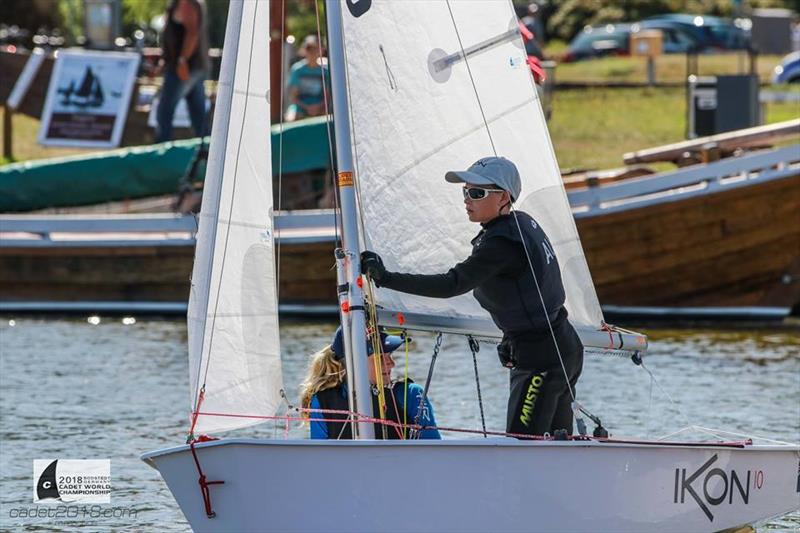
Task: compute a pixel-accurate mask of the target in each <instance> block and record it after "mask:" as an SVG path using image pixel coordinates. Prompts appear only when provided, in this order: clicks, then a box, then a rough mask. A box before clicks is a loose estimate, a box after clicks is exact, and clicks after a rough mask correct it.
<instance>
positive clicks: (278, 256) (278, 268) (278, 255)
mask: <svg viewBox="0 0 800 533" xmlns="http://www.w3.org/2000/svg"><path fill="white" fill-rule="evenodd" d="M285 35H286V2H285V0H281V35H280V45H281V78H282V77H283V73H284V72H285V66H286V63H285V61H286V54H285V53H284V52H285V49H286V47H285V46H284V43H285V41H284V39H285ZM283 92H284V91H283V79H281V88H280V93H281V94H280V118H279V119H278V210H277V212H278V213H280V212H281V206H282V203H283ZM270 185H271V184H270ZM273 214H275V211H273ZM274 220H275V217H274V216H273V227H274V230H275V239H274V242H275V299H276V300H277V301H279V302H280V300H281V228H280V227H276V226H277V224H275V223H274Z"/></svg>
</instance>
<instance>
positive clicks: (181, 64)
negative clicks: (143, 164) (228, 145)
mask: <svg viewBox="0 0 800 533" xmlns="http://www.w3.org/2000/svg"><path fill="white" fill-rule="evenodd" d="M206 33H207V32H206V10H205V4H204V3H203V0H171V1H170V3H169V6H168V7H167V13H166V20H165V24H164V31H163V33H162V36H161V43H162V44H161V46H162V49H163V56H162V58H161V61H160V63H159V70H161V71H162V72H163V74H164V82H163V84H162V86H161V93H160V94H159V97H158V108H157V109H156V122H157V124H156V142H166V141H170V140H172V121H173V118H174V117H175V108H176V107H177V106H178V103H179V102H180V101H181V100H182V99H184V98H185V99H186V104H187V106H188V108H189V118H190V119H191V122H192V129H193V130H194V133H195V135H196V136H198V137H202V136H204V135H206V134H207V129H208V127H207V124H206V92H205V85H204V83H205V80H206V77H207V76H208V67H209V65H208V39H207V35H206Z"/></svg>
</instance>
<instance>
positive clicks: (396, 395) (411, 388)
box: [300, 326, 441, 439]
mask: <svg viewBox="0 0 800 533" xmlns="http://www.w3.org/2000/svg"><path fill="white" fill-rule="evenodd" d="M380 338H381V351H382V352H383V353H382V357H381V358H380V360H377V361H376V360H375V357H376V354H375V353H374V351H373V347H372V343H370V342H367V355H368V364H367V367H368V368H369V381H370V383H371V384H372V392H373V395H372V411H373V413H374V415H375V418H378V417H380V408H379V394H378V392H379V391H378V386H379V384H383V386H384V393H385V394H384V398H385V401H386V408H385V413H384V419H385V420H387V421H391V422H395V423H398V424H409V425H413V424H418V425H420V426H423V427H426V428H428V429H423V430H421V431H419V432H418V433H416V435H414V434H412V432H411V430H410V429H408V428H405V429H404V428H403V427H399V426H395V425H389V424H381V423H376V424H375V438H377V439H404V438H409V437H414V436H417V437H418V438H420V439H440V438H441V436H440V435H439V431H438V430H437V429H436V428H435V426H436V420H435V419H434V415H433V407H432V406H431V403H430V401H429V400H428V399H427V398H425V402H424V405H423V407H422V412H421V413H419V419H417V414H418V412H419V405H420V400H421V399H422V392H423V391H422V387H420V386H419V385H417V384H416V383H414V382H413V381H411V380H399V381H395V382H392V369H393V368H394V359H393V358H392V355H391V354H392V352H393V351H395V350H396V349H397V348H399V347H400V346H401V345H402V344H403V343H404V342H405V341H404V339H403V338H402V337H398V336H395V335H386V334H385V333H381V334H380ZM344 355H345V353H344V339H343V336H342V328H341V326H340V327H339V328H337V330H336V334H335V335H334V337H333V341H332V342H331V344H329V345H328V346H325V347H324V348H323V349H322V350H320V351H319V352H317V353H315V354H314V355H313V356H312V357H311V364H310V365H309V370H308V375H307V376H306V379H305V381H304V382H303V383H302V384H301V386H300V404H301V405H302V406H303V407H304V408H305V409H310V410H311V411H310V412H304V416H308V417H309V419H310V423H311V438H312V439H352V438H353V434H352V429H351V424H349V423H347V420H348V415H346V414H344V413H329V412H320V411H319V410H325V411H327V410H334V411H349V410H350V408H349V406H348V398H347V379H346V374H345V372H346V370H345V365H344ZM378 366H380V372H379V371H378V370H377V367H378ZM379 378H380V379H379Z"/></svg>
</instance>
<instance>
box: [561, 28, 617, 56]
mask: <svg viewBox="0 0 800 533" xmlns="http://www.w3.org/2000/svg"><path fill="white" fill-rule="evenodd" d="M630 35H631V25H630V24H606V25H605V26H591V27H590V26H587V27H586V28H584V29H583V31H582V32H580V33H579V34H578V35H576V36H575V38H574V39H572V41H571V42H570V43H569V47H568V48H567V52H566V54H565V55H564V56H563V57H562V58H561V61H562V62H566V63H569V62H570V61H580V60H581V59H591V58H596V57H605V56H610V55H628V53H629V52H628V51H629V43H630Z"/></svg>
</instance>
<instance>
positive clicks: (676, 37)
mask: <svg viewBox="0 0 800 533" xmlns="http://www.w3.org/2000/svg"><path fill="white" fill-rule="evenodd" d="M632 29H633V33H636V32H638V31H642V30H659V31H661V35H662V36H663V40H662V52H663V53H665V54H685V53H686V52H690V51H692V50H704V49H706V48H707V46H709V40H708V39H707V37H706V36H705V35H704V34H703V33H704V32H703V31H702V30H701V29H700V28H697V27H695V26H685V25H683V24H675V23H673V22H671V21H668V20H643V21H641V22H637V23H636V24H634V25H633V27H632Z"/></svg>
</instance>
